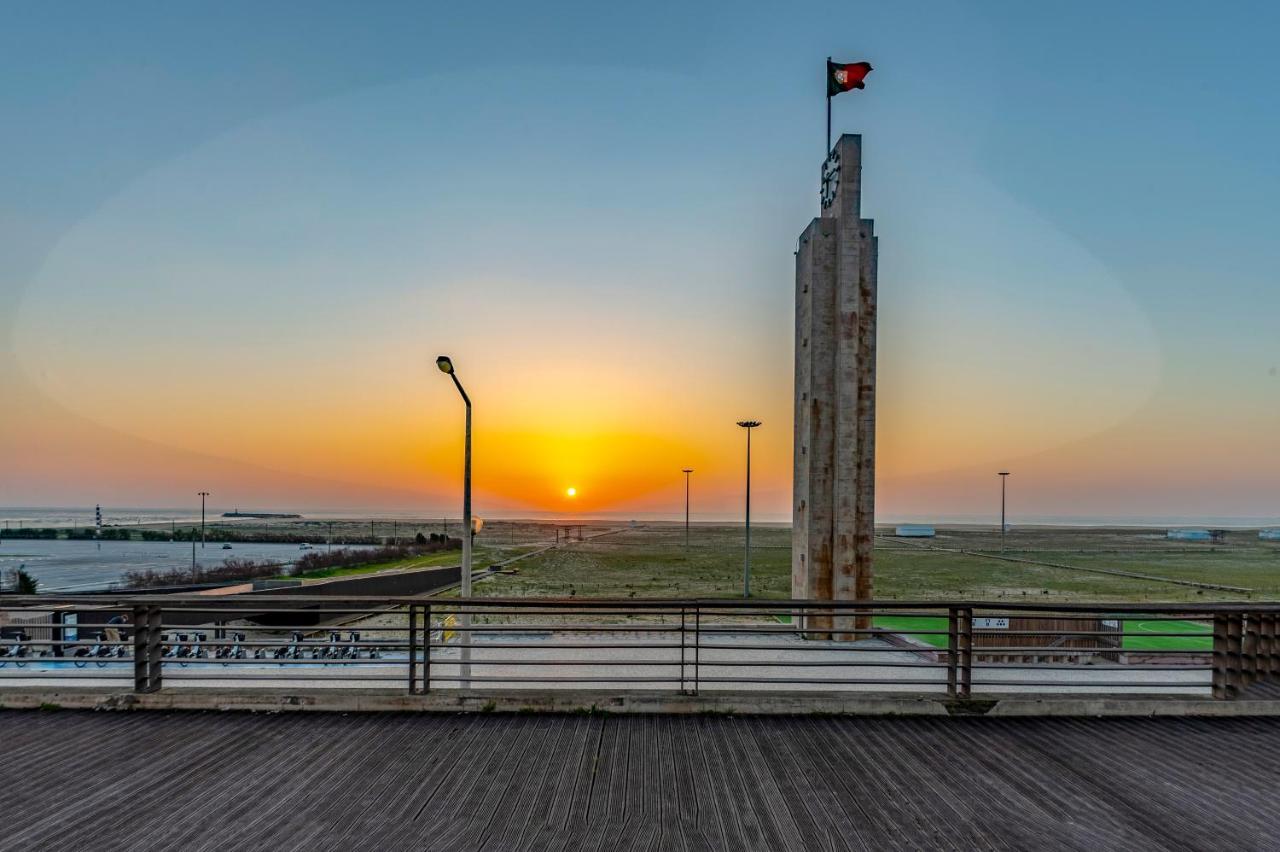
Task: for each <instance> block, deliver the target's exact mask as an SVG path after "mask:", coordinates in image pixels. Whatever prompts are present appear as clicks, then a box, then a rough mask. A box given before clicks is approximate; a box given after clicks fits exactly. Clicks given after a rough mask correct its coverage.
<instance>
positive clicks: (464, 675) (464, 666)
mask: <svg viewBox="0 0 1280 852" xmlns="http://www.w3.org/2000/svg"><path fill="white" fill-rule="evenodd" d="M436 366H437V367H439V368H440V372H442V373H448V374H449V378H451V379H453V384H454V387H456V388H457V389H458V393H459V394H460V395H461V396H462V401H463V403H465V404H466V407H467V430H466V438H465V442H464V444H463V451H462V458H463V461H462V598H463V600H465V601H468V602H469V601H470V600H471V397H469V396H467V392H466V390H464V389H463V387H462V382H460V381H458V374H457V373H456V372H455V371H454V369H453V361H451V360H449V356H448V355H441V356H440V357H438V358H436ZM458 626H459V627H461V628H462V629H461V631H460V632H461V633H462V647H461V648H460V649H459V652H460V654H459V656H460V660H461V665H460V666H459V681H460V684H459V685H460V686H462V687H463V688H466V687H469V686H470V685H471V613H470V612H465V611H464V612H462V613H460V617H459V619H458Z"/></svg>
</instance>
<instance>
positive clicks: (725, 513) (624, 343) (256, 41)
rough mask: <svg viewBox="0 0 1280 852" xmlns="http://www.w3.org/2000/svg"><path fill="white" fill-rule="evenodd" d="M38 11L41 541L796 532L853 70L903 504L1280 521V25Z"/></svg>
mask: <svg viewBox="0 0 1280 852" xmlns="http://www.w3.org/2000/svg"><path fill="white" fill-rule="evenodd" d="M0 2H3V3H4V7H5V12H4V14H5V19H6V25H5V26H4V27H3V28H0V115H3V116H4V117H5V120H4V132H3V133H0V186H3V187H4V191H3V192H2V193H0V305H2V306H3V307H2V308H0V506H4V505H7V506H66V505H70V506H84V505H93V504H95V503H102V504H104V505H108V506H155V507H189V506H191V505H193V504H194V503H196V502H197V498H196V497H195V493H196V492H197V491H200V490H206V491H210V492H212V495H213V496H212V497H211V498H210V500H211V506H214V507H218V508H235V507H238V508H241V509H269V510H278V511H286V510H294V511H297V510H302V511H305V510H321V509H327V510H348V509H349V510H353V511H354V510H360V511H367V512H379V511H385V512H389V511H393V510H395V511H409V512H417V511H421V512H422V513H424V514H429V515H433V514H441V513H453V514H456V513H457V511H458V509H457V508H456V507H457V506H458V505H459V504H460V489H461V472H462V426H463V410H462V406H461V401H460V399H459V398H458V396H457V394H456V392H455V391H454V389H453V387H452V385H451V383H450V382H449V381H448V379H447V377H445V376H443V375H442V374H440V373H439V372H438V371H437V370H436V369H435V367H434V359H435V356H436V355H437V354H441V353H447V354H449V355H451V356H452V358H453V359H454V362H455V364H456V365H457V368H458V374H459V377H460V378H461V380H462V381H463V382H464V384H465V385H466V388H467V390H468V392H469V394H470V395H471V397H472V399H473V400H474V403H475V409H474V425H475V438H474V441H475V448H474V452H475V489H476V498H475V499H476V510H477V512H478V513H479V514H481V515H488V516H491V517H502V516H565V517H570V516H576V517H587V516H610V517H627V516H631V517H664V516H665V517H675V516H677V515H678V514H680V513H682V510H683V498H684V491H683V487H684V482H683V476H682V474H681V473H680V470H681V468H684V467H691V468H693V469H694V471H695V472H694V474H693V478H692V482H693V499H692V501H691V502H692V505H693V515H694V518H695V519H699V518H701V519H706V520H711V519H721V518H733V517H737V516H739V514H740V507H741V505H742V500H743V490H744V479H745V440H744V438H745V436H744V435H743V433H742V430H741V429H738V428H737V427H736V426H735V425H734V423H735V421H736V420H740V419H743V418H753V419H758V420H761V421H763V424H764V425H763V426H762V427H761V428H759V429H758V430H756V432H755V437H754V439H753V457H752V477H753V480H752V483H753V484H752V505H753V515H754V516H756V517H760V518H762V519H774V520H784V519H787V518H789V514H790V509H789V506H790V495H791V490H790V489H791V480H790V473H791V450H792V424H791V409H792V401H791V390H792V371H793V365H792V355H793V349H792V347H793V341H792V335H793V333H794V326H793V320H792V307H793V285H794V260H793V256H792V252H793V251H794V249H795V242H796V239H797V237H798V235H799V233H800V232H801V231H802V230H803V229H804V227H805V225H806V224H807V223H808V221H809V220H810V219H811V218H812V217H813V216H815V215H817V213H818V194H817V193H818V176H819V172H820V165H821V161H822V158H823V156H824V147H825V146H824V138H823V137H824V132H825V131H824V122H825V115H824V89H823V85H824V84H823V60H824V59H825V57H826V56H828V55H833V56H835V57H836V58H837V59H839V60H842V61H850V62H851V61H856V60H864V59H865V60H868V61H870V62H872V64H873V65H874V66H875V71H874V72H872V74H871V75H870V77H869V78H868V81H867V89H866V90H865V91H862V92H854V93H850V94H846V95H841V96H840V97H839V98H837V99H836V101H835V103H834V127H835V130H836V132H854V133H861V134H863V138H864V165H863V180H864V195H863V210H864V215H867V216H870V217H873V218H874V219H875V220H876V230H877V233H878V234H879V235H880V253H881V256H880V268H879V271H880V280H879V287H880V317H879V322H880V329H879V339H878V343H879V358H878V369H879V413H878V434H877V440H878V445H877V475H878V479H877V487H878V494H877V514H878V517H879V518H881V519H885V520H894V519H902V520H929V519H973V520H984V519H990V517H992V513H993V512H998V507H999V480H998V477H997V476H996V475H995V473H996V471H998V470H1001V469H1007V470H1010V471H1012V476H1011V477H1010V482H1009V488H1010V508H1011V517H1012V518H1013V519H1014V520H1015V521H1016V520H1019V519H1025V520H1032V519H1043V518H1065V519H1070V518H1091V519H1112V520H1117V521H1122V520H1125V519H1137V518H1164V517H1167V518H1185V519H1188V520H1194V519H1197V518H1206V519H1207V518H1215V519H1224V518H1236V519H1261V520H1262V521H1274V520H1276V519H1278V518H1280V288H1278V287H1277V286H1276V283H1277V282H1276V276H1277V274H1278V273H1277V270H1280V240H1277V239H1276V238H1275V233H1276V226H1277V224H1278V222H1277V219H1278V218H1280V216H1278V215H1277V212H1276V205H1275V198H1276V197H1277V196H1278V195H1280V158H1277V157H1276V156H1275V154H1274V150H1273V148H1274V145H1273V140H1274V139H1275V138H1276V135H1277V131H1278V130H1280V110H1277V108H1276V96H1275V92H1276V91H1277V89H1280V70H1277V66H1276V64H1275V63H1274V62H1273V61H1272V59H1271V56H1270V53H1271V47H1272V45H1271V41H1272V34H1273V33H1274V32H1275V31H1276V28H1277V25H1280V9H1278V8H1277V7H1275V6H1274V4H1267V3H1261V2H1259V3H1248V2H1241V3H1233V4H1225V5H1222V4H1220V5H1218V6H1210V5H1206V4H1193V3H1177V2H1159V3H1142V2H1127V3H1123V4H1117V3H1095V2H1080V3H1072V4H1027V3H1018V2H921V3H912V4H888V3H874V4H873V3H861V2H846V3H840V4H829V3H826V4H818V3H807V4H806V3H790V4H777V3H752V2H735V3H699V4H688V3H676V2H672V3H665V2H658V3H646V4H600V3H587V2H583V3H548V4H538V5H536V7H534V6H533V5H532V4H505V3H502V2H496V3H487V4H482V5H477V4H443V3H441V4H434V3H426V4H424V3H404V4H397V3H392V2H383V3H378V4H366V5H361V6H357V5H353V4H348V3H323V2H308V3H289V2H280V3H272V4H260V3H235V2H229V3H220V4H197V3H190V4H173V3H146V2H134V3H130V4H112V5H106V4H90V3H61V4H18V3H7V2H4V0H0ZM571 487H572V488H574V489H576V494H575V496H573V497H570V496H568V494H567V489H568V488H571Z"/></svg>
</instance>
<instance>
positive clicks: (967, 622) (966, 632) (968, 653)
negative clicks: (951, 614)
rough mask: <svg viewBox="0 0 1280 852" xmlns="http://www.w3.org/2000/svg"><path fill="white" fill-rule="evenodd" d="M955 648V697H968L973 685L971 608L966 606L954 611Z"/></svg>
mask: <svg viewBox="0 0 1280 852" xmlns="http://www.w3.org/2000/svg"><path fill="white" fill-rule="evenodd" d="M956 650H957V652H958V654H959V657H960V659H959V662H958V663H957V669H958V671H957V672H956V675H957V683H956V697H957V698H968V697H969V693H970V692H971V690H972V687H973V610H971V609H969V608H968V607H961V608H960V609H959V610H957V611H956Z"/></svg>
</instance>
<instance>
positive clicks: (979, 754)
mask: <svg viewBox="0 0 1280 852" xmlns="http://www.w3.org/2000/svg"><path fill="white" fill-rule="evenodd" d="M1277 790H1280V723H1278V722H1277V721H1274V720H1267V719H1177V718H1166V719H1141V720H1134V719H1106V720H1101V719H1095V720H1088V719H1008V720H1001V719H994V718H985V719H984V718H973V719H964V718H937V719H926V718H911V719H893V718H821V717H754V718H734V717H711V716H702V717H698V716H681V717H668V716H550V715H523V716H520V715H514V716H512V715H496V714H473V715H425V714H424V715H387V714H380V715H365V716H361V715H351V716H343V715H326V714H284V715H249V714H231V713H227V714H213V713H210V714H198V713H159V712H135V713H83V712H74V711H61V712H19V711H7V712H0V796H2V799H0V801H3V805H2V810H0V814H2V816H0V848H3V849H13V850H24V852H28V850H39V849H59V850H65V849H98V850H106V849H147V850H162V849H175V850H177V849H181V850H200V849H208V850H219V851H220V852H226V850H233V849H279V850H285V849H298V850H321V849H341V850H352V849H379V850H409V849H441V850H446V849H447V850H454V852H458V850H479V849H485V850H500V852H501V851H502V850H519V849H539V850H541V849H564V850H568V849H603V850H609V852H619V850H627V849H650V850H680V849H689V850H694V849H717V850H720V849H723V850H735V852H736V850H746V849H761V850H783V849H796V850H822V849H831V850H835V849H865V850H887V849H935V848H936V849H961V850H970V849H1010V850H1021V849H1079V850H1088V852H1098V850H1101V849H1126V850H1137V849H1176V850H1194V849H1228V848H1229V849H1276V848H1277V847H1278V846H1280V834H1278V833H1277V831H1278V829H1277V824H1278V823H1280V798H1277Z"/></svg>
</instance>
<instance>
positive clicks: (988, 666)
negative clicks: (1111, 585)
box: [972, 663, 1213, 686]
mask: <svg viewBox="0 0 1280 852" xmlns="http://www.w3.org/2000/svg"><path fill="white" fill-rule="evenodd" d="M972 669H973V670H974V671H975V672H976V671H988V672H998V671H1012V670H1014V669H1017V670H1018V671H1026V670H1028V669H1032V670H1035V671H1038V672H1041V671H1050V672H1052V671H1064V672H1207V671H1212V670H1213V667H1212V666H1207V665H1205V666H1156V665H1146V666H1138V665H1133V666H1129V665H1125V664H1123V663H1117V664H1113V665H1109V666H1099V665H1085V664H1083V663H1033V664H1021V663H1005V664H1003V665H1001V664H992V663H974V664H973V666H972ZM1102 685H1103V686H1105V685H1106V684H1105V683H1104V684H1102Z"/></svg>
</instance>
